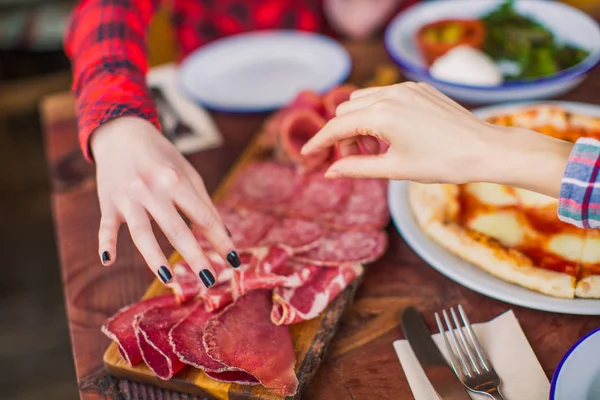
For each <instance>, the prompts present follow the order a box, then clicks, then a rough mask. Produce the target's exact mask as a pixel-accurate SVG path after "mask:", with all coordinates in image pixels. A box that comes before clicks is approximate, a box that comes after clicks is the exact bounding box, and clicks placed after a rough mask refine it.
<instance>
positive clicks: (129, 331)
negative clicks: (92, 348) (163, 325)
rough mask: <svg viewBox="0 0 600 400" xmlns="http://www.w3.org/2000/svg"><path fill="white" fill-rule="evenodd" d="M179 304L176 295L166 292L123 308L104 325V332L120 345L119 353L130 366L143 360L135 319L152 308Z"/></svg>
mask: <svg viewBox="0 0 600 400" xmlns="http://www.w3.org/2000/svg"><path fill="white" fill-rule="evenodd" d="M173 304H177V300H176V298H175V296H173V295H172V294H166V295H163V296H157V297H153V298H150V299H146V300H142V301H140V302H138V303H134V304H131V305H129V306H126V307H123V308H121V309H120V310H119V311H117V313H116V314H115V315H113V316H112V317H111V318H109V319H108V320H107V321H106V323H105V324H104V325H102V332H103V333H104V334H105V335H106V336H108V337H109V338H110V339H112V340H113V341H115V342H116V343H117V345H118V346H119V353H121V356H122V357H123V359H124V360H125V361H126V362H127V364H129V365H130V366H134V365H136V364H139V363H140V362H141V361H142V353H141V351H140V348H139V346H138V343H137V339H136V337H135V327H134V321H135V318H136V316H137V315H138V314H142V313H144V312H146V311H148V310H150V309H152V308H156V307H166V306H170V305H173Z"/></svg>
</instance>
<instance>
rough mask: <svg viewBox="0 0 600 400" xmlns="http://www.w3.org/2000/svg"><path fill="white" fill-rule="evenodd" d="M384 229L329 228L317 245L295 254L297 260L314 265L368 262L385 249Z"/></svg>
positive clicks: (332, 265) (335, 265) (381, 253)
mask: <svg viewBox="0 0 600 400" xmlns="http://www.w3.org/2000/svg"><path fill="white" fill-rule="evenodd" d="M387 244H388V238H387V234H386V233H385V231H380V230H377V231H376V230H369V231H335V230H331V231H329V233H328V234H327V236H325V237H324V238H323V240H321V241H320V242H319V245H318V246H317V247H315V248H314V249H311V250H309V251H307V252H305V253H300V254H295V255H294V256H293V258H294V259H295V260H298V261H302V262H307V263H312V264H315V265H322V266H331V267H337V266H338V265H339V264H342V263H347V262H352V263H361V264H365V263H370V262H373V261H375V260H377V259H378V258H379V257H381V256H382V255H383V254H384V253H385V250H386V249H387Z"/></svg>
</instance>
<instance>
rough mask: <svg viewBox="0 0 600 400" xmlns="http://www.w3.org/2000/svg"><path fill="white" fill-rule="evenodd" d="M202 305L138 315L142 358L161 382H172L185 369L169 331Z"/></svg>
mask: <svg viewBox="0 0 600 400" xmlns="http://www.w3.org/2000/svg"><path fill="white" fill-rule="evenodd" d="M199 304H200V303H199V302H197V301H192V302H189V303H186V304H174V305H170V306H165V307H161V308H153V309H150V310H148V311H146V312H144V313H142V314H139V315H138V316H136V318H135V321H134V327H135V334H136V338H137V342H138V345H139V346H140V350H141V351H142V358H143V359H144V362H145V363H146V365H147V366H148V367H149V368H150V369H151V370H152V371H153V372H154V374H156V376H157V377H159V378H160V379H164V380H169V379H171V378H172V377H173V376H174V375H175V374H176V373H177V372H179V371H180V370H181V369H182V368H183V367H184V364H183V363H182V362H181V361H180V360H179V357H177V355H176V354H175V353H174V352H173V348H172V347H171V343H170V341H169V332H170V331H171V328H173V326H175V325H176V324H177V323H178V322H179V321H181V320H183V319H185V318H186V317H187V316H188V315H189V314H190V313H191V312H192V311H193V310H194V309H195V308H197V307H198V306H199Z"/></svg>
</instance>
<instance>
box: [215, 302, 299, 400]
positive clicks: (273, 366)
mask: <svg viewBox="0 0 600 400" xmlns="http://www.w3.org/2000/svg"><path fill="white" fill-rule="evenodd" d="M272 304H273V303H272V301H271V291H270V290H255V291H252V292H250V293H248V294H246V295H245V296H243V297H240V298H239V299H238V300H237V301H236V302H235V303H233V304H231V305H229V306H228V307H227V308H225V309H224V310H223V311H222V312H221V313H220V314H219V315H218V316H217V317H215V318H212V319H211V320H210V321H209V322H208V324H207V326H206V328H205V329H204V347H205V349H206V352H207V354H208V355H209V356H210V357H212V358H213V359H214V360H217V361H219V362H221V363H223V364H225V365H228V366H230V367H234V368H239V369H241V370H243V371H245V372H247V373H249V374H250V375H252V376H254V377H255V378H256V379H257V380H258V381H259V382H260V383H261V384H262V385H263V386H264V387H265V388H267V389H268V390H269V391H271V392H273V393H275V394H278V395H282V396H292V395H294V394H295V393H296V391H297V390H298V379H297V378H296V374H295V372H294V366H295V364H296V355H295V353H294V347H293V346H292V338H291V336H290V332H289V330H288V327H287V326H276V325H274V324H273V323H272V322H271V317H270V314H271V308H272Z"/></svg>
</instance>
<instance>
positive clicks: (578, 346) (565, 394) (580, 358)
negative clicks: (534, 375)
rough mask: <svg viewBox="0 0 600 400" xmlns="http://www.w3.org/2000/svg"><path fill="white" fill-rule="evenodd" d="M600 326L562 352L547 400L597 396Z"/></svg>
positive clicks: (582, 399)
mask: <svg viewBox="0 0 600 400" xmlns="http://www.w3.org/2000/svg"><path fill="white" fill-rule="evenodd" d="M599 354H600V328H598V329H596V330H594V331H592V332H590V333H588V334H587V335H585V336H584V337H583V338H581V339H580V340H579V341H578V342H577V343H575V345H574V346H573V347H571V349H570V350H569V351H568V352H567V354H565V356H564V357H563V359H562V360H561V361H560V363H559V364H558V368H556V371H555V372H554V376H553V377H552V385H551V388H550V400H575V399H577V400H598V399H600V357H598V355H599Z"/></svg>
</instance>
